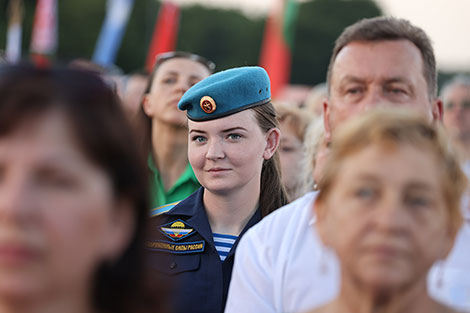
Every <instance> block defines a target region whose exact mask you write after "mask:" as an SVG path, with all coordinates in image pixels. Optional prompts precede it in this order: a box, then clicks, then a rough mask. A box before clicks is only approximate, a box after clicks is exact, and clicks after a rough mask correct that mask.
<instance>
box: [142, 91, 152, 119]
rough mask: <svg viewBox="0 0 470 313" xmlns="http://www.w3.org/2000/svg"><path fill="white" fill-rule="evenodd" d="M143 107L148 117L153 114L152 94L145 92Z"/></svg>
mask: <svg viewBox="0 0 470 313" xmlns="http://www.w3.org/2000/svg"><path fill="white" fill-rule="evenodd" d="M142 109H143V110H144V113H145V115H147V116H148V117H152V116H153V110H152V105H151V104H150V94H148V93H147V94H145V95H144V97H143V98H142Z"/></svg>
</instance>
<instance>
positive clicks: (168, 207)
mask: <svg viewBox="0 0 470 313" xmlns="http://www.w3.org/2000/svg"><path fill="white" fill-rule="evenodd" d="M178 203H180V201H176V202H173V203H169V204H165V205H162V206H159V207H156V208H154V209H152V210H150V217H155V216H159V215H161V214H163V213H166V212H168V211H170V210H171V209H173V208H174V207H175V206H176V205H177V204H178Z"/></svg>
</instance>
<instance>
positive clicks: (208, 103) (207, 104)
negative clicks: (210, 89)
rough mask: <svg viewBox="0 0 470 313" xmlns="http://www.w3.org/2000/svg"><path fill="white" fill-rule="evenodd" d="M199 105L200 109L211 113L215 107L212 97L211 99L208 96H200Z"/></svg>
mask: <svg viewBox="0 0 470 313" xmlns="http://www.w3.org/2000/svg"><path fill="white" fill-rule="evenodd" d="M200 105H201V109H202V110H203V111H204V112H206V113H207V114H211V113H213V112H214V111H215V109H216V107H217V106H216V104H215V101H214V99H212V98H211V97H209V96H204V97H202V98H201V101H200Z"/></svg>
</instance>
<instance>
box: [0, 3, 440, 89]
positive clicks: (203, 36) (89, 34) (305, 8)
mask: <svg viewBox="0 0 470 313" xmlns="http://www.w3.org/2000/svg"><path fill="white" fill-rule="evenodd" d="M254 1H255V0H254ZM0 3H1V4H0V14H1V16H2V18H1V19H0V48H1V49H3V48H4V47H5V41H6V29H7V21H8V19H7V4H8V1H7V0H0ZM24 4H25V12H24V20H23V54H24V55H25V57H27V53H28V50H29V44H30V41H31V30H32V23H33V15H34V9H35V5H36V1H34V0H24ZM58 6H59V9H58V10H59V27H58V31H59V38H58V41H59V46H58V51H57V54H56V61H57V62H58V63H68V62H69V61H70V60H72V59H75V58H86V59H90V58H91V56H92V54H93V51H94V48H95V44H96V41H97V38H98V35H99V32H100V29H101V26H102V23H103V20H104V16H105V10H106V0H80V1H59V4H58ZM299 6H300V7H299V15H298V18H297V22H296V26H295V39H294V40H295V41H294V50H293V52H292V56H293V59H292V72H291V83H292V84H304V85H314V84H317V83H320V82H322V81H324V80H325V75H326V69H327V66H328V62H329V58H330V54H331V50H332V48H333V45H334V40H335V39H336V38H337V37H338V35H339V34H340V33H341V31H342V30H343V29H344V27H346V26H348V25H350V24H352V23H354V22H356V21H357V20H359V19H361V18H365V17H373V16H377V15H381V14H382V13H383V12H382V10H381V9H380V7H379V6H378V5H377V4H376V3H375V2H374V1H373V0H310V1H303V2H301V3H300V4H299ZM159 7H160V2H159V1H157V0H135V4H134V8H133V11H132V13H131V17H130V20H129V23H128V26H127V29H126V32H125V35H124V38H123V41H122V44H121V47H120V50H119V53H118V57H117V60H116V65H117V66H118V67H120V68H121V69H122V70H123V71H124V72H125V73H131V72H134V71H140V70H142V69H143V66H144V63H145V58H146V56H147V51H148V47H149V43H150V40H151V37H152V34H153V30H154V25H155V20H156V18H157V15H158V10H159ZM265 21H266V16H261V17H260V16H259V15H258V16H255V17H253V16H246V15H244V14H243V13H242V12H241V11H236V10H223V9H215V8H208V7H203V6H200V5H191V6H183V7H181V15H180V26H179V34H178V41H177V49H178V50H185V51H191V52H194V53H198V54H201V55H203V56H205V57H207V58H209V59H211V60H213V61H214V62H215V63H216V64H217V70H222V69H226V68H229V67H234V66H240V65H256V64H258V60H259V54H260V48H261V43H262V39H263V32H264V24H265ZM444 78H446V75H445V74H444Z"/></svg>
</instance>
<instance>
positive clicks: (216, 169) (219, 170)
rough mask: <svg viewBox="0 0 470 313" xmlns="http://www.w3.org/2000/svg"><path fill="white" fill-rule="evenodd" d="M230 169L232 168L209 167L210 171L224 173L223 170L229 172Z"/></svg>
mask: <svg viewBox="0 0 470 313" xmlns="http://www.w3.org/2000/svg"><path fill="white" fill-rule="evenodd" d="M229 170H230V169H228V168H221V167H214V168H211V169H208V170H207V171H208V172H209V173H223V172H227V171H229Z"/></svg>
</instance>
